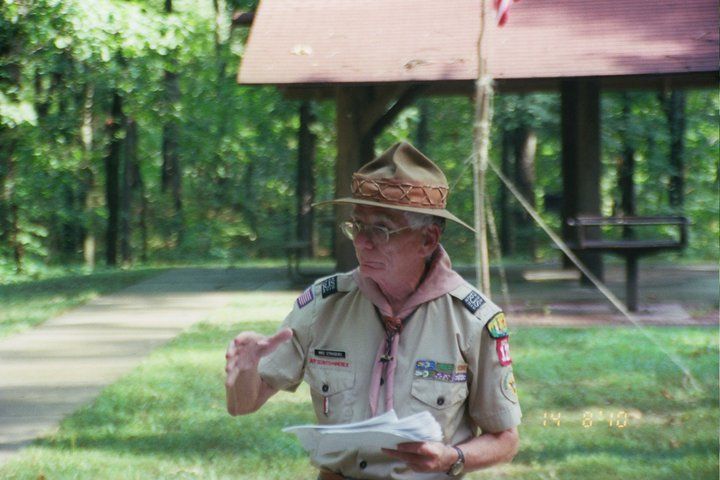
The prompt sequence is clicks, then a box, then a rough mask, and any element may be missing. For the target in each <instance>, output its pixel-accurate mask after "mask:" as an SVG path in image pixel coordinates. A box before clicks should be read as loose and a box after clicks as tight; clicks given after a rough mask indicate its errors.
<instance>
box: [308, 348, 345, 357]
mask: <svg viewBox="0 0 720 480" xmlns="http://www.w3.org/2000/svg"><path fill="white" fill-rule="evenodd" d="M315 356H316V357H327V358H345V352H341V351H340V350H325V349H321V348H316V349H315Z"/></svg>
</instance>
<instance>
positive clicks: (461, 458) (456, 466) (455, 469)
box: [447, 445, 465, 477]
mask: <svg viewBox="0 0 720 480" xmlns="http://www.w3.org/2000/svg"><path fill="white" fill-rule="evenodd" d="M450 446H451V447H452V448H454V449H455V451H456V452H457V454H458V459H457V460H455V463H453V464H452V465H450V469H449V470H448V471H447V474H448V475H449V476H451V477H455V476H457V475H460V473H462V471H463V467H464V466H465V454H464V453H463V451H462V450H460V449H459V448H458V447H456V446H455V445H450Z"/></svg>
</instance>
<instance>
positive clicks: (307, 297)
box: [295, 286, 315, 308]
mask: <svg viewBox="0 0 720 480" xmlns="http://www.w3.org/2000/svg"><path fill="white" fill-rule="evenodd" d="M314 298H315V295H314V294H313V290H312V286H310V287H308V288H307V290H305V291H304V292H303V293H302V294H300V296H299V297H298V298H297V300H295V301H296V302H297V304H298V308H303V307H304V306H306V305H307V304H309V303H310V302H312V301H313V299H314Z"/></svg>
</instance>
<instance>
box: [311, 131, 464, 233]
mask: <svg viewBox="0 0 720 480" xmlns="http://www.w3.org/2000/svg"><path fill="white" fill-rule="evenodd" d="M351 191H352V197H345V198H337V199H335V200H328V201H325V202H318V203H316V204H315V205H323V204H330V203H335V204H353V205H368V206H372V207H382V208H390V209H393V210H403V211H406V212H416V213H424V214H427V215H435V216H437V217H442V218H447V219H448V220H452V221H453V222H456V223H459V224H460V225H462V226H463V227H465V228H468V229H470V230H472V231H473V232H474V231H475V230H474V229H473V228H472V227H471V226H469V225H468V224H467V223H465V222H463V221H462V220H460V219H459V218H458V217H456V216H455V215H453V214H452V213H450V212H449V211H447V209H446V208H445V207H446V204H447V199H448V194H449V193H450V188H449V187H448V182H447V179H446V178H445V174H444V173H443V171H442V170H440V167H438V166H437V165H435V163H433V161H432V160H430V159H429V158H428V157H426V156H425V155H423V154H422V152H420V151H419V150H418V149H416V148H415V147H413V146H412V145H410V144H409V143H407V142H399V143H396V144H395V145H393V146H392V147H390V148H388V149H387V150H385V151H384V152H383V153H382V154H381V155H380V156H379V157H377V158H375V159H374V160H372V161H370V162H368V163H367V164H365V165H364V166H362V167H361V168H360V169H359V170H358V171H357V172H355V173H354V174H353V176H352V184H351Z"/></svg>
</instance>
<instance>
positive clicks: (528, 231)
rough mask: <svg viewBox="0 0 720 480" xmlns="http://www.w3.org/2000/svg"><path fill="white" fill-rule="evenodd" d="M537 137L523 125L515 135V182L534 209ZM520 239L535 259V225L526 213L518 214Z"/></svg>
mask: <svg viewBox="0 0 720 480" xmlns="http://www.w3.org/2000/svg"><path fill="white" fill-rule="evenodd" d="M536 149H537V135H536V134H535V131H534V130H532V129H531V128H530V127H529V126H527V125H523V126H521V127H520V128H518V129H517V131H516V134H515V181H516V183H517V186H518V189H519V190H520V192H521V193H522V195H523V197H525V199H526V200H527V201H528V203H529V204H530V205H532V207H533V208H535V151H536ZM519 217H520V220H521V221H522V239H521V240H520V241H521V242H522V243H523V245H525V249H526V251H527V253H528V254H529V255H530V258H532V259H533V260H536V259H537V250H536V244H535V234H534V232H535V225H534V222H533V221H532V219H531V218H530V216H529V215H528V214H527V212H525V211H522V212H520V215H519Z"/></svg>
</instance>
